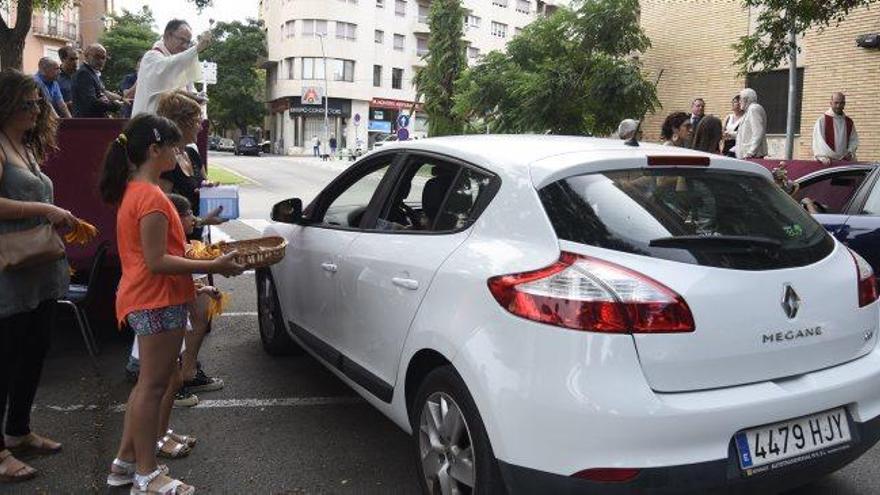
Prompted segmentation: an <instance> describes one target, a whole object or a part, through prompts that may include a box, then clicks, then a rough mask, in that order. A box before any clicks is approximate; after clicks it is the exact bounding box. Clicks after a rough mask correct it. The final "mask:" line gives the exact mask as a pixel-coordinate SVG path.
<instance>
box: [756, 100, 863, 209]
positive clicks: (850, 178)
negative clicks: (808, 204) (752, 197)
mask: <svg viewBox="0 0 880 495" xmlns="http://www.w3.org/2000/svg"><path fill="white" fill-rule="evenodd" d="M759 101H760V100H759ZM867 176H868V170H847V171H845V172H837V173H831V174H824V175H821V176H819V177H816V178H813V179H810V180H808V181H804V182H802V183H801V185H800V187H799V188H798V191H797V192H796V193H795V195H794V198H795V199H797V200H798V201H800V200H802V199H804V198H810V199H811V200H813V202H814V203H816V208H817V209H818V210H819V213H843V212H844V211H843V210H844V208H846V205H847V204H849V202H850V200H851V199H852V197H853V196H855V194H856V191H858V190H859V186H861V185H862V182H864V180H865V178H866V177H867ZM874 196H876V194H871V197H870V198H868V202H867V203H866V204H865V210H866V211H865V212H866V213H867V212H868V210H869V209H872V210H874V213H870V214H876V213H877V212H878V211H877V206H874V205H872V204H871V203H872V201H871V200H872V198H873V197H874ZM876 201H877V199H876V198H875V199H874V202H875V203H876ZM878 206H880V205H878Z"/></svg>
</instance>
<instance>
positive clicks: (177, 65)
mask: <svg viewBox="0 0 880 495" xmlns="http://www.w3.org/2000/svg"><path fill="white" fill-rule="evenodd" d="M212 42H213V39H212V37H211V33H210V31H208V32H207V33H205V34H203V35H202V36H200V37H199V41H198V44H196V45H193V43H192V28H190V26H189V24H187V22H186V21H183V20H179V19H175V20H172V21H169V22H168V24H167V25H166V27H165V33H164V34H163V35H162V39H161V40H159V41H157V42H156V44H155V45H153V48H151V49H150V50H149V51H147V53H145V54H144V56H143V58H142V59H141V66H140V69H139V70H138V77H137V88H136V90H135V96H134V104H133V105H132V109H131V116H132V117H134V116H135V115H137V114H139V113H142V112H149V113H155V112H156V107H157V106H158V104H159V95H161V94H162V93H165V92H167V91H173V90H175V89H187V90H189V91H191V92H193V93H194V92H195V86H194V84H193V83H195V82H196V81H199V80H201V79H202V65H201V62H199V53H200V52H202V51H204V50H205V49H207V48H208V47H209V46H211V43H212Z"/></svg>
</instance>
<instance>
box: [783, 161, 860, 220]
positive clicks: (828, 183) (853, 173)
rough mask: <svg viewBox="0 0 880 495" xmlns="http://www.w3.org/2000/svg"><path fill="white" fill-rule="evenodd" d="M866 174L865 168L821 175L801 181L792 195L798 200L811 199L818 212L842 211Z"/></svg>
mask: <svg viewBox="0 0 880 495" xmlns="http://www.w3.org/2000/svg"><path fill="white" fill-rule="evenodd" d="M867 176H868V171H867V170H846V171H843V172H835V173H830V174H827V175H823V176H821V177H817V178H815V179H811V180H809V181H806V182H805V183H802V184H801V185H800V188H799V189H798V191H797V192H796V193H795V195H794V197H795V199H797V200H798V201H801V200H803V199H805V198H809V199H811V200H813V202H814V203H816V204H817V207H818V209H819V213H842V212H843V209H844V208H845V207H846V205H847V204H848V203H849V201H850V200H851V199H852V198H853V196H855V194H856V191H858V190H859V186H861V184H862V182H864V181H865V178H866V177H867Z"/></svg>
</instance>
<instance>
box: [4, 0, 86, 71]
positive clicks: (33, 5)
mask: <svg viewBox="0 0 880 495" xmlns="http://www.w3.org/2000/svg"><path fill="white" fill-rule="evenodd" d="M70 3H71V0H0V62H2V64H3V67H12V68H16V69H21V62H22V60H21V59H22V53H23V52H24V40H25V38H26V37H27V33H28V31H29V30H30V28H31V16H32V15H33V13H34V10H35V9H39V10H42V11H48V12H57V11H59V10H61V9H62V8H64V7H66V6H67V5H68V4H70ZM13 5H14V6H15V8H16V18H15V19H12V18H10V17H9V12H10V8H11V7H12V6H13ZM3 12H5V13H6V15H5V16H4V15H2V13H3ZM10 26H12V27H10Z"/></svg>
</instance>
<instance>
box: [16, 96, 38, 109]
mask: <svg viewBox="0 0 880 495" xmlns="http://www.w3.org/2000/svg"><path fill="white" fill-rule="evenodd" d="M42 101H43V99H42V98H37V99H36V100H24V101H23V102H21V105H19V107H18V108H19V110H21V111H22V112H33V111H37V112H39V111H40V110H41V108H40V103H41V102H42Z"/></svg>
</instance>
